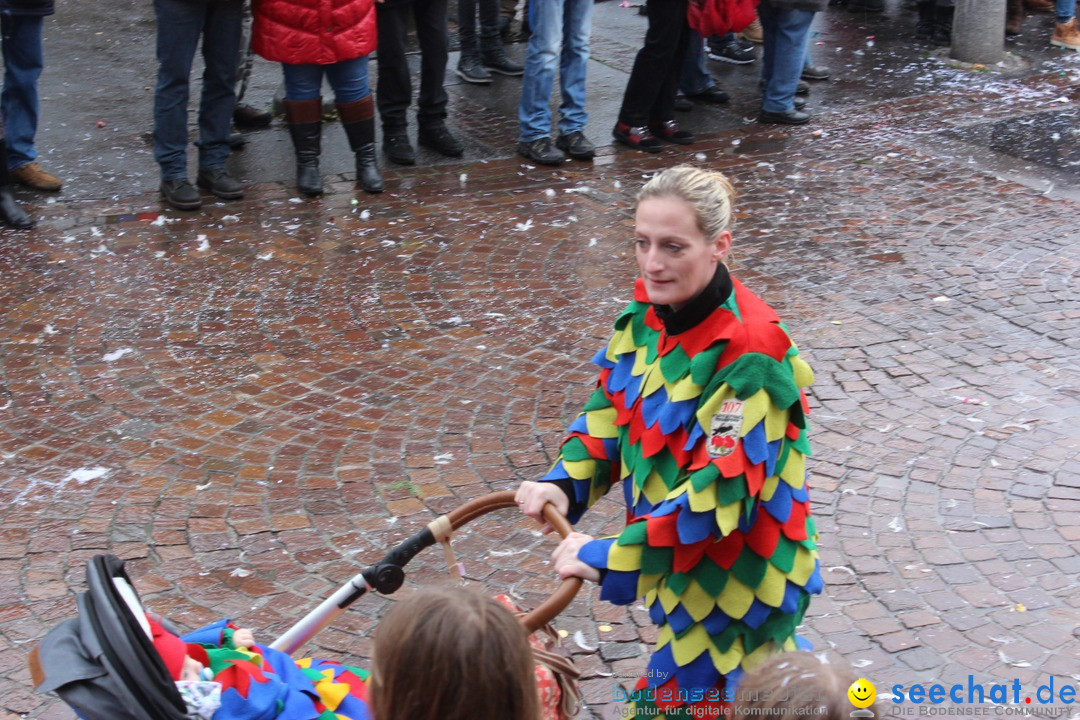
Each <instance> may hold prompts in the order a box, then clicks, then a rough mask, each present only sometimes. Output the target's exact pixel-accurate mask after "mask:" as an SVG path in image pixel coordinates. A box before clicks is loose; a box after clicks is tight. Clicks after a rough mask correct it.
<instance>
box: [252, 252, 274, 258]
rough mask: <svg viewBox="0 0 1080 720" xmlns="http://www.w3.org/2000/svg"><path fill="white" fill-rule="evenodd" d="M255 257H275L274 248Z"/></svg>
mask: <svg viewBox="0 0 1080 720" xmlns="http://www.w3.org/2000/svg"><path fill="white" fill-rule="evenodd" d="M255 257H256V258H257V259H259V260H269V259H270V258H272V257H274V251H273V250H267V251H266V252H264V253H261V254H259V255H256V256H255Z"/></svg>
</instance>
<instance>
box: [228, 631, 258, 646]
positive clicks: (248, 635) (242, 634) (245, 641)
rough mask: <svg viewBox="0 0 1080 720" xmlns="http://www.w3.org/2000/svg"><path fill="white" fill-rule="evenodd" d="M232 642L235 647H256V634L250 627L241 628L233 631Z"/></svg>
mask: <svg viewBox="0 0 1080 720" xmlns="http://www.w3.org/2000/svg"><path fill="white" fill-rule="evenodd" d="M232 642H233V646H234V647H242V648H247V649H249V650H250V649H251V648H253V647H255V634H254V633H252V632H251V630H249V629H248V628H239V629H238V630H236V631H234V632H233V634H232Z"/></svg>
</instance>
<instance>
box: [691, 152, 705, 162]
mask: <svg viewBox="0 0 1080 720" xmlns="http://www.w3.org/2000/svg"><path fill="white" fill-rule="evenodd" d="M694 159H695V160H697V161H698V162H705V153H695V154H694Z"/></svg>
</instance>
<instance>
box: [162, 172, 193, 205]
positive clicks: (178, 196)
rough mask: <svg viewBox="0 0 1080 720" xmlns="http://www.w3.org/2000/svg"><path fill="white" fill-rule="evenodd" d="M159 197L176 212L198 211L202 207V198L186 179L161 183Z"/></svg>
mask: <svg viewBox="0 0 1080 720" xmlns="http://www.w3.org/2000/svg"><path fill="white" fill-rule="evenodd" d="M161 195H162V197H164V198H165V202H167V203H169V204H170V205H172V206H173V207H174V208H176V209H177V210H198V209H199V208H200V207H202V198H200V197H199V191H198V190H196V189H195V186H194V185H192V184H191V183H190V182H188V179H187V178H178V179H176V180H162V181H161Z"/></svg>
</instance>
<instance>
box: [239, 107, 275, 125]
mask: <svg viewBox="0 0 1080 720" xmlns="http://www.w3.org/2000/svg"><path fill="white" fill-rule="evenodd" d="M232 119H233V122H234V123H236V127H242V128H264V127H267V126H268V125H270V123H271V122H273V120H274V116H273V114H272V113H271V112H270V111H269V110H260V109H258V108H255V107H252V106H250V105H247V104H245V103H237V105H236V108H235V109H234V110H233V114H232Z"/></svg>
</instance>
